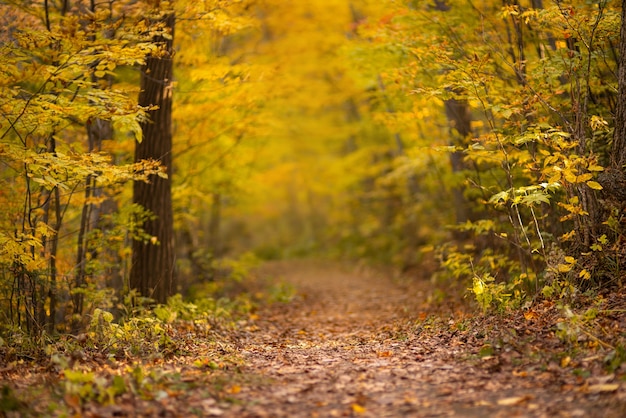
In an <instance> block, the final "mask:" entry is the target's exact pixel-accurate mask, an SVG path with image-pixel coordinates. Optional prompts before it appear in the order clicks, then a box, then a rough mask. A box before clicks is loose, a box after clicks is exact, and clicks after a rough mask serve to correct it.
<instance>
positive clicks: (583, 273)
mask: <svg viewBox="0 0 626 418" xmlns="http://www.w3.org/2000/svg"><path fill="white" fill-rule="evenodd" d="M578 277H580V278H581V279H583V280H589V279H591V273H589V272H588V271H587V269H582V271H581V272H580V273H579V274H578Z"/></svg>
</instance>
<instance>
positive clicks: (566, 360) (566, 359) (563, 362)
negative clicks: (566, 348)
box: [561, 356, 572, 367]
mask: <svg viewBox="0 0 626 418" xmlns="http://www.w3.org/2000/svg"><path fill="white" fill-rule="evenodd" d="M571 362H572V358H571V357H570V356H565V357H563V358H562V359H561V367H567V366H569V364H570V363H571Z"/></svg>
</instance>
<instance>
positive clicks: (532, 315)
mask: <svg viewBox="0 0 626 418" xmlns="http://www.w3.org/2000/svg"><path fill="white" fill-rule="evenodd" d="M538 316H539V315H537V313H536V312H535V311H526V312H524V318H526V320H527V321H531V320H533V319H536V318H537V317H538Z"/></svg>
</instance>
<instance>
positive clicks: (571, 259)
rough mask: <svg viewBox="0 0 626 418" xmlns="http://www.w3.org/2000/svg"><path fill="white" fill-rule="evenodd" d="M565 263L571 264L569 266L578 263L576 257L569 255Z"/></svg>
mask: <svg viewBox="0 0 626 418" xmlns="http://www.w3.org/2000/svg"><path fill="white" fill-rule="evenodd" d="M565 262H566V263H569V264H574V263H575V262H576V259H575V258H574V257H572V256H569V255H568V256H566V257H565Z"/></svg>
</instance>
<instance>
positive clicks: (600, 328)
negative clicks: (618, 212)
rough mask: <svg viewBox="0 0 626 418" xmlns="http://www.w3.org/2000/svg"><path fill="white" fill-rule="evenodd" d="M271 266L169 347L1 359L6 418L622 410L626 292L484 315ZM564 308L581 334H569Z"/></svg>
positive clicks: (399, 291) (295, 265)
mask: <svg viewBox="0 0 626 418" xmlns="http://www.w3.org/2000/svg"><path fill="white" fill-rule="evenodd" d="M261 270H262V272H261V274H260V277H272V278H274V279H273V280H275V282H274V283H269V282H266V281H264V280H260V281H259V282H258V283H256V287H258V288H259V289H260V287H262V286H273V289H274V292H275V293H277V296H276V297H274V300H275V302H274V303H272V304H265V305H263V304H261V305H259V307H258V309H257V310H255V311H253V312H252V313H249V314H248V316H247V317H246V318H245V319H241V320H239V321H238V323H237V326H236V328H235V329H234V330H220V329H219V327H216V328H215V329H213V330H211V331H210V333H208V334H203V335H200V334H198V333H194V332H193V331H192V330H191V329H184V327H182V326H172V327H171V328H170V329H168V333H169V334H170V337H171V338H172V340H173V341H174V344H175V346H176V349H174V350H172V351H171V352H170V353H169V354H168V353H162V354H163V355H162V356H156V357H153V358H150V359H147V358H140V357H135V358H133V357H132V356H129V357H127V358H126V359H124V360H120V361H115V360H113V359H112V358H111V357H110V356H109V357H108V358H107V357H106V356H104V355H103V354H104V351H103V350H102V349H101V350H100V351H94V350H91V351H90V350H88V349H85V350H83V351H82V352H78V353H76V352H75V353H71V355H68V356H69V360H70V363H71V364H70V365H66V367H68V368H67V369H65V371H61V370H59V369H60V368H59V366H58V363H59V361H58V360H57V362H56V364H55V362H54V361H40V362H36V361H33V360H30V361H28V360H26V359H21V360H20V361H16V362H13V363H11V364H9V365H5V366H3V367H2V368H1V369H0V373H1V376H2V377H1V379H2V386H3V390H2V398H1V399H0V406H1V409H0V410H1V411H3V415H4V416H8V417H12V416H89V417H113V416H172V417H174V416H222V417H335V416H337V417H341V416H364V417H383V416H388V417H404V416H415V417H428V416H460V417H465V416H469V417H472V416H520V417H525V416H529V417H531V416H532V417H552V416H561V417H578V416H581V417H582V416H584V417H620V416H623V413H624V411H625V410H626V382H625V377H626V364H625V363H624V362H623V358H622V357H620V355H621V354H620V353H617V352H616V351H615V349H614V348H612V347H619V346H620V344H623V341H624V337H625V336H624V329H626V327H625V324H626V315H625V313H624V306H626V304H625V301H626V295H625V294H624V292H623V291H621V292H614V293H611V294H609V295H607V297H606V298H604V299H603V298H598V297H597V296H596V298H595V299H594V300H595V301H596V304H597V300H598V299H600V300H602V301H603V302H602V306H597V308H598V310H599V312H600V313H599V314H598V315H597V316H595V317H594V318H587V319H586V320H583V319H581V318H582V316H580V317H577V316H576V315H577V312H587V311H588V308H589V307H586V306H583V305H582V304H581V305H579V306H577V307H575V308H574V307H572V308H571V311H570V312H571V316H569V318H566V317H564V315H563V309H561V308H558V307H557V306H556V305H555V304H554V303H553V302H537V303H536V304H535V305H534V306H533V307H530V308H528V309H526V310H525V311H516V312H515V313H511V314H506V313H503V314H490V315H483V314H480V313H478V312H477V311H476V310H475V309H472V308H470V307H468V306H467V304H466V303H464V302H463V301H462V300H458V298H456V297H454V296H453V295H454V294H455V292H454V291H453V290H451V289H444V290H442V289H441V288H439V289H438V290H436V289H437V286H435V285H434V284H433V283H431V282H429V281H419V280H418V281H415V280H408V279H399V278H395V279H394V278H392V275H389V274H383V273H380V272H374V271H370V270H369V269H365V268H361V269H358V268H348V267H345V266H339V265H334V264H315V263H312V262H278V263H272V264H269V265H266V266H265V267H263V268H262V269H261ZM257 290H258V289H257ZM259 291H260V290H259ZM444 291H445V292H446V293H445V294H446V295H447V296H446V297H442V295H443V294H444ZM437 295H439V296H437ZM435 296H437V297H435ZM576 318H578V320H576ZM564 323H565V324H567V325H568V326H569V327H570V330H569V331H570V334H572V335H573V334H576V338H575V340H572V339H570V340H568V341H565V340H564V337H563V335H564V334H563V333H561V332H560V331H561V330H563V329H565V328H564V327H565V326H564V325H559V324H564ZM574 328H575V329H574ZM568 335H569V334H568ZM69 369H71V370H73V371H81V370H82V371H83V374H81V375H80V376H83V377H82V378H79V377H76V376H75V375H72V374H71V372H68V371H67V370H69ZM85 376H92V377H91V378H89V377H87V378H85Z"/></svg>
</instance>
